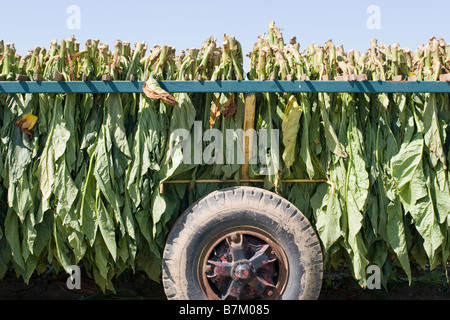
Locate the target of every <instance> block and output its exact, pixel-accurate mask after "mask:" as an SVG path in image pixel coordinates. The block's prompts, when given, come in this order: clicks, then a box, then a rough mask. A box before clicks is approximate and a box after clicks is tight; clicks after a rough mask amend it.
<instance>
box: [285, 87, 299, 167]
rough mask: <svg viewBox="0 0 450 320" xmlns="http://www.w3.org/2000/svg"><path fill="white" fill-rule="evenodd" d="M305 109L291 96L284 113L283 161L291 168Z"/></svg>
mask: <svg viewBox="0 0 450 320" xmlns="http://www.w3.org/2000/svg"><path fill="white" fill-rule="evenodd" d="M302 112H303V108H302V107H301V106H300V105H299V104H298V102H297V99H296V98H295V96H294V95H291V97H290V98H289V102H288V104H287V106H286V111H285V113H284V118H283V124H282V134H283V145H284V152H283V160H284V162H285V163H286V166H287V167H288V168H289V167H291V166H292V164H293V163H294V161H295V156H296V154H295V148H296V146H297V136H298V131H299V129H300V118H301V116H302Z"/></svg>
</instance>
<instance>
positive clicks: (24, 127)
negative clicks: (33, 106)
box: [16, 113, 38, 138]
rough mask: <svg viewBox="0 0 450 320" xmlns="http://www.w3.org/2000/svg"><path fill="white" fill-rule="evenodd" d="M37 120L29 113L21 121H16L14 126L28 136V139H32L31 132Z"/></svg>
mask: <svg viewBox="0 0 450 320" xmlns="http://www.w3.org/2000/svg"><path fill="white" fill-rule="evenodd" d="M37 120H38V117H36V116H35V115H33V114H31V113H29V114H26V115H24V116H23V117H22V119H20V120H19V121H17V122H16V126H18V127H19V129H20V131H22V132H23V133H25V134H26V135H28V136H30V138H33V132H32V131H31V130H33V128H34V126H35V125H36V122H37Z"/></svg>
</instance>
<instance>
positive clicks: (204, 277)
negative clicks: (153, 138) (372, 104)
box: [0, 81, 450, 300]
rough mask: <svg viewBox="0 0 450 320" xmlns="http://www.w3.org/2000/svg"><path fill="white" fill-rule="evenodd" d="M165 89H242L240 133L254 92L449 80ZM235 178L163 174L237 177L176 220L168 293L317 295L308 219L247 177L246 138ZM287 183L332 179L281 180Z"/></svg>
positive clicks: (385, 89) (65, 89)
mask: <svg viewBox="0 0 450 320" xmlns="http://www.w3.org/2000/svg"><path fill="white" fill-rule="evenodd" d="M159 84H160V86H161V88H162V89H164V90H166V91H167V92H170V93H230V92H231V93H243V94H245V113H244V114H245V116H244V117H245V119H244V128H243V129H244V132H246V131H247V130H251V129H254V127H255V121H256V119H255V104H256V98H255V94H258V93H310V94H317V93H327V94H330V93H355V94H381V93H384V94H388V93H405V94H414V93H450V82H447V81H436V82H435V81H423V82H422V81H408V82H387V81H161V82H159ZM143 86H144V82H137V81H92V82H91V81H84V82H56V81H55V82H28V81H15V82H0V95H2V94H29V93H31V94H40V93H54V94H83V93H95V94H107V93H142V90H143V89H142V88H143ZM244 149H245V150H244V154H245V163H244V164H243V165H242V169H241V171H242V175H241V177H242V178H241V179H240V180H239V181H236V180H225V181H222V180H195V181H191V180H169V181H164V182H163V183H161V186H160V192H161V193H164V186H167V185H172V184H185V185H189V184H209V183H216V184H236V187H231V188H225V189H219V190H217V191H215V192H212V193H210V194H208V195H207V196H206V197H203V198H201V199H196V200H197V201H196V202H195V203H194V204H193V205H191V206H190V207H189V208H188V209H187V210H186V211H185V212H184V213H183V214H182V215H181V216H180V217H179V218H178V219H177V222H176V223H175V224H174V226H173V228H172V229H171V231H170V234H169V235H168V238H167V243H166V247H165V249H164V253H163V254H164V256H163V263H162V274H163V283H164V288H165V290H166V294H167V296H168V298H170V299H210V300H217V299H219V300H220V299H230V298H231V299H236V298H237V299H239V298H245V299H268V300H270V299H317V298H318V296H319V293H320V290H321V285H322V280H323V259H324V258H323V254H322V250H321V242H320V239H319V237H318V236H317V233H316V232H315V230H314V229H315V227H314V226H313V225H312V222H310V221H308V219H307V218H306V217H305V216H304V215H303V214H302V212H300V210H299V209H297V208H296V206H295V205H294V204H293V203H291V202H289V201H288V200H287V199H285V198H283V197H281V196H280V195H277V194H275V193H273V192H270V191H268V190H265V189H264V188H259V187H252V186H251V185H253V184H262V183H264V180H262V179H251V178H249V161H250V157H251V155H250V153H251V150H250V143H249V142H246V143H244ZM282 183H286V184H297V183H298V184H301V183H311V184H328V187H329V188H332V194H335V192H336V185H335V183H334V182H332V181H331V180H328V179H327V180H311V179H286V180H283V181H282Z"/></svg>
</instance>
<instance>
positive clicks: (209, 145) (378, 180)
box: [0, 24, 450, 290]
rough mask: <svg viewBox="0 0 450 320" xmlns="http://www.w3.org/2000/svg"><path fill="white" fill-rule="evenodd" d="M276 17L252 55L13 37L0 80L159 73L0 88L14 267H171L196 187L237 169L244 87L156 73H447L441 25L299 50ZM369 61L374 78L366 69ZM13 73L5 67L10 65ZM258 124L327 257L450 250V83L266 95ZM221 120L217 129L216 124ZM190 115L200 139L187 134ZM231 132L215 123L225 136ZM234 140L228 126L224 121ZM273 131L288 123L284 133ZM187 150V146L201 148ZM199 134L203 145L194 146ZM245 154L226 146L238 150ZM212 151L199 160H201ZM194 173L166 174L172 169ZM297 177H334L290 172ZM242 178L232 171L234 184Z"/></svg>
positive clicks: (4, 264)
mask: <svg viewBox="0 0 450 320" xmlns="http://www.w3.org/2000/svg"><path fill="white" fill-rule="evenodd" d="M299 47H300V46H299V44H298V43H297V42H296V41H295V39H293V40H291V41H290V43H289V45H285V44H284V40H283V36H282V34H281V32H280V30H279V29H278V28H276V27H275V26H274V25H273V24H272V25H271V27H270V30H269V32H268V36H267V38H266V39H264V37H259V38H258V41H257V43H256V44H255V46H254V49H253V51H252V52H251V53H250V58H251V65H250V71H249V73H248V75H245V73H244V70H243V54H242V48H241V45H240V43H239V42H238V41H237V40H236V39H234V38H233V37H230V36H228V35H225V36H224V39H223V42H222V43H221V44H220V45H219V44H218V43H217V40H215V39H214V38H208V39H207V40H206V41H205V42H204V44H203V46H202V47H201V48H200V49H197V48H192V49H189V50H186V51H180V53H179V55H176V52H175V49H174V48H173V47H170V46H154V47H153V48H152V49H150V50H149V52H148V53H147V50H148V47H147V45H146V44H145V43H136V44H135V46H134V48H133V49H132V47H131V45H130V43H127V42H122V41H117V42H116V43H115V45H114V48H113V49H112V50H110V48H109V47H108V46H107V45H105V44H102V43H100V42H99V41H98V40H88V41H87V42H86V45H85V48H84V50H81V49H80V44H79V43H78V42H77V41H76V40H75V39H74V38H69V39H65V40H63V41H61V43H60V44H58V43H57V42H56V41H53V42H52V43H51V46H50V48H49V49H48V50H47V49H45V48H35V49H34V50H33V51H30V52H29V53H28V54H26V55H25V56H18V55H16V52H15V49H14V46H13V45H11V44H5V43H3V42H0V72H1V74H0V79H1V80H6V81H14V80H16V79H19V80H20V79H24V78H27V79H30V80H36V81H53V80H58V81H61V80H63V81H64V80H65V81H85V80H91V81H95V80H97V81H98V80H124V81H125V80H126V81H130V80H131V81H138V80H139V81H146V86H145V93H142V94H128V93H127V94H83V95H76V94H64V95H62V94H35V95H32V94H23V95H0V115H1V116H0V139H1V140H0V148H1V155H2V157H1V161H0V278H1V277H3V276H4V274H5V273H6V272H7V270H10V269H11V268H13V269H14V270H15V271H16V272H17V274H18V275H19V276H21V277H22V278H23V279H24V280H25V281H26V282H28V280H29V279H30V277H31V275H32V274H33V273H34V272H37V273H38V274H41V273H43V272H45V271H46V270H47V268H48V266H49V265H51V266H53V267H54V268H55V269H56V270H58V269H61V268H63V269H65V270H68V268H69V266H70V265H75V264H83V265H84V267H85V269H86V271H87V272H88V274H89V275H90V276H92V277H93V278H94V279H95V281H96V282H97V283H98V284H99V286H100V287H101V288H102V289H103V290H114V288H113V285H112V280H113V279H114V277H117V276H119V275H120V274H121V273H122V272H123V271H124V270H126V269H130V268H131V269H136V268H141V269H143V270H145V271H146V272H147V274H148V275H149V277H151V278H152V279H154V280H157V281H158V280H159V275H160V268H161V267H160V265H161V253H162V250H163V248H164V245H165V238H166V235H167V233H168V232H169V230H170V227H171V226H172V225H173V223H174V221H175V220H176V219H177V217H178V216H179V214H180V213H181V212H182V211H184V209H186V208H187V207H188V206H189V205H190V204H191V203H193V202H194V201H196V200H197V199H199V198H200V197H202V196H203V195H206V194H208V193H210V192H212V191H214V190H217V189H221V188H224V187H226V186H227V184H214V183H211V184H196V183H195V181H196V180H200V179H219V180H228V179H234V180H236V181H239V180H240V179H241V178H242V177H241V170H240V169H241V164H242V163H239V161H236V157H237V154H238V151H239V150H242V143H243V141H242V138H241V137H239V136H238V135H236V136H233V137H232V138H233V139H232V140H233V141H234V142H235V145H234V146H233V150H234V151H235V152H234V154H232V155H230V154H229V153H227V152H226V146H225V141H226V140H227V134H228V133H227V129H235V130H234V131H228V132H237V131H236V129H242V128H243V121H244V111H245V96H244V94H242V93H191V94H187V93H175V94H174V95H173V96H172V95H170V94H168V93H167V92H165V91H164V90H162V89H161V88H160V87H159V85H158V81H160V80H178V81H198V80H203V81H214V80H245V78H246V77H247V78H248V79H249V80H270V79H273V80H327V79H328V80H333V79H335V80H354V79H356V78H358V77H359V79H365V77H366V78H367V79H369V80H387V81H390V80H394V81H398V80H399V79H400V77H401V79H403V80H406V79H407V78H410V77H413V78H415V79H417V80H425V81H426V80H438V79H439V76H440V75H442V74H446V73H448V72H449V71H448V70H449V69H450V47H449V45H447V44H445V42H444V41H443V40H437V39H435V38H433V39H431V40H430V41H429V43H428V44H427V45H424V46H422V47H420V48H419V49H418V50H417V51H416V52H412V51H411V50H409V49H408V48H400V46H399V45H393V46H388V45H382V44H380V45H378V43H377V42H376V41H373V42H372V47H371V48H370V49H369V50H368V51H367V52H366V53H364V54H360V53H358V52H354V51H349V52H347V53H346V52H344V50H343V47H342V46H338V47H335V46H334V45H333V43H332V42H331V41H328V42H327V43H326V44H325V46H324V47H320V46H317V45H315V44H313V45H311V46H309V47H308V48H307V49H306V50H305V51H302V52H300V48H299ZM361 77H362V78H361ZM1 80H0V81H1ZM256 99H257V100H256V101H257V105H256V119H255V127H256V129H269V131H268V132H269V133H270V132H272V131H270V129H279V130H280V132H281V134H280V137H279V142H280V146H279V147H280V150H279V151H280V156H281V157H277V156H276V152H275V151H276V146H275V145H272V141H276V139H275V140H274V139H271V138H272V137H268V139H267V140H268V141H269V144H268V146H267V147H268V148H267V151H268V152H267V155H266V157H267V159H266V162H267V163H271V164H275V165H279V167H280V169H281V170H280V171H279V172H272V173H271V174H269V175H264V174H263V171H262V170H263V167H262V166H260V165H251V167H250V177H251V178H261V179H265V183H264V187H265V188H267V189H270V190H275V191H276V192H278V193H280V194H282V195H284V196H285V197H286V198H287V199H289V200H290V201H292V202H293V203H294V204H295V205H296V206H297V207H298V208H299V209H300V210H301V211H302V212H303V213H304V214H305V215H306V216H307V217H308V219H310V220H311V221H312V222H313V225H314V227H315V229H316V230H317V232H318V235H319V237H320V240H321V242H322V245H323V249H324V253H325V262H326V264H327V265H330V266H336V265H338V264H339V263H340V262H341V261H342V259H344V261H346V262H347V263H348V264H349V265H350V266H351V267H352V269H353V272H354V275H355V278H356V279H358V280H359V281H360V283H361V285H363V286H364V285H365V279H366V273H365V270H366V268H367V266H369V265H371V264H376V265H378V266H380V267H381V269H382V270H383V282H384V283H386V282H387V280H388V278H389V277H390V275H391V274H393V271H394V270H395V269H396V267H401V268H402V269H403V270H405V271H406V273H407V274H408V275H409V276H410V274H411V265H412V264H414V265H418V266H421V267H422V268H425V267H426V266H427V265H429V266H430V267H431V268H434V267H436V266H437V265H439V264H445V263H446V262H447V261H448V260H449V255H450V242H449V239H450V237H449V236H450V232H449V229H450V228H449V226H450V218H449V214H450V202H449V201H450V200H449V199H450V197H449V194H450V191H449V173H448V159H449V157H450V151H449V146H450V139H449V133H450V132H449V130H450V129H449V128H450V127H449V124H450V107H449V103H450V101H449V96H448V94H343V93H336V94H331V93H319V94H307V93H298V94H281V93H264V94H257V95H256ZM209 129H212V130H210V131H209V132H210V133H212V135H213V136H207V135H206V136H204V135H203V133H204V132H207V130H209ZM180 130H185V131H184V132H188V133H190V137H191V139H190V140H189V139H188V140H185V139H184V137H182V136H180V135H177V134H176V133H177V132H178V133H179V132H180ZM218 137H220V138H218ZM228 138H230V137H228ZM274 138H276V137H274ZM189 148H190V149H189ZM184 149H186V150H201V151H202V152H200V153H199V152H192V157H191V159H188V161H186V160H187V159H185V154H184V153H183V152H182V151H183V150H184ZM231 156H232V157H233V159H231V158H230V157H231ZM199 163H201V165H200V164H199ZM174 179H180V180H190V181H192V184H190V185H188V186H187V185H185V184H177V185H165V187H164V193H160V192H159V191H160V186H161V183H162V182H164V181H168V180H174ZM284 179H314V180H315V179H317V180H322V179H328V180H330V181H332V182H333V183H335V185H336V193H335V194H333V193H332V192H331V190H330V189H331V188H329V186H328V185H326V184H319V183H317V184H290V183H289V184H288V183H282V180H284ZM234 185H235V184H234Z"/></svg>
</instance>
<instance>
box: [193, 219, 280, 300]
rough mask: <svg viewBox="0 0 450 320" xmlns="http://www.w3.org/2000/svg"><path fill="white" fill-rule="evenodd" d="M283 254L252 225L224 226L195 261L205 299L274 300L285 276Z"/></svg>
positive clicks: (268, 235) (278, 247)
mask: <svg viewBox="0 0 450 320" xmlns="http://www.w3.org/2000/svg"><path fill="white" fill-rule="evenodd" d="M288 271H289V268H288V263H287V258H286V254H285V253H284V250H283V249H282V247H281V246H280V245H279V244H278V242H277V241H276V240H275V239H274V238H273V237H272V236H271V235H270V234H269V233H267V232H265V231H264V230H261V229H259V228H256V227H238V228H233V229H228V230H226V231H224V232H222V233H221V234H220V235H217V236H216V237H214V238H213V239H211V240H210V241H209V242H208V244H207V245H206V246H205V249H204V250H203V252H202V254H201V256H200V259H199V264H198V279H199V281H200V286H201V288H202V290H203V293H204V294H205V295H206V297H207V298H208V299H209V300H277V299H279V298H280V297H281V295H282V294H283V292H284V290H285V288H286V284H287V279H288Z"/></svg>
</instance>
